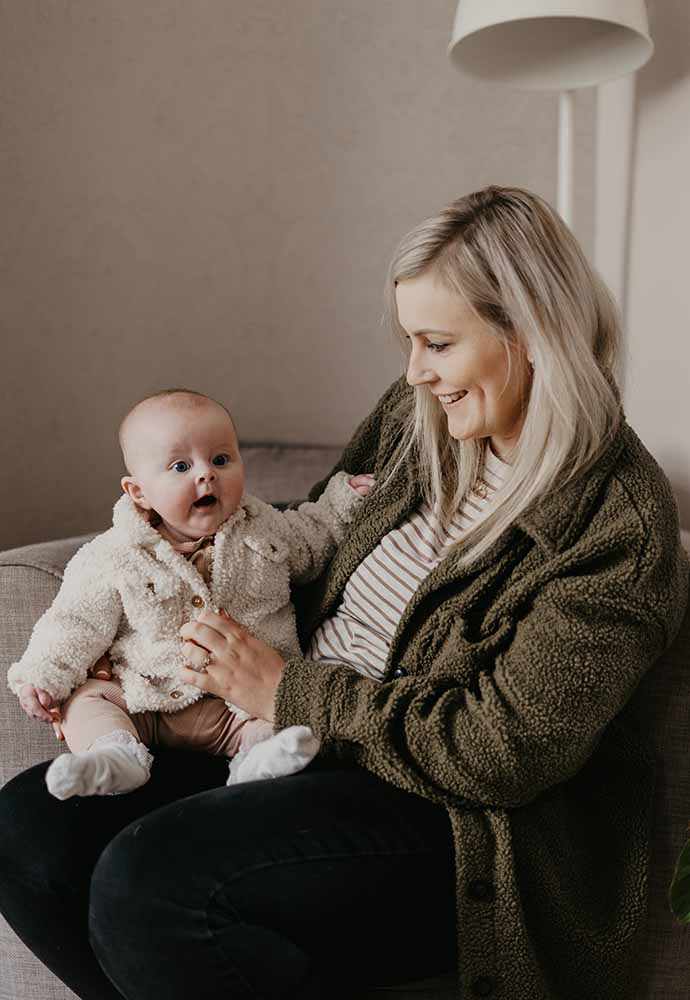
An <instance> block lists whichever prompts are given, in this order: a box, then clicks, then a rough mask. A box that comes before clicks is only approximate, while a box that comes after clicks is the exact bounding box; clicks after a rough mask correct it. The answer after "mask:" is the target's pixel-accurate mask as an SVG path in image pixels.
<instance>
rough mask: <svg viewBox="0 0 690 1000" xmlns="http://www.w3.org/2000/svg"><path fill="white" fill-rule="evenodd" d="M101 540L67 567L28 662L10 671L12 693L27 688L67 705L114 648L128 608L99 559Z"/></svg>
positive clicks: (25, 657) (29, 650)
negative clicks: (123, 612) (105, 654)
mask: <svg viewBox="0 0 690 1000" xmlns="http://www.w3.org/2000/svg"><path fill="white" fill-rule="evenodd" d="M101 551H102V546H101V545H100V544H99V539H98V538H96V539H94V541H92V542H88V543H87V544H86V545H84V546H83V547H82V548H81V549H79V551H78V552H77V553H76V554H75V555H74V556H73V557H72V559H70V561H69V562H68V564H67V566H66V567H65V574H64V578H63V582H62V586H61V587H60V590H59V591H58V594H57V596H56V598H55V600H54V601H53V603H52V604H51V606H50V607H49V608H48V610H47V611H46V612H45V614H43V615H42V616H41V618H39V620H38V621H37V622H36V624H35V626H34V629H33V632H32V633H31V638H30V640H29V645H28V647H27V649H26V652H25V653H24V655H23V656H22V658H21V659H20V660H19V661H18V662H17V663H13V664H12V666H11V667H10V669H9V670H8V672H7V683H8V686H9V687H10V689H11V690H12V691H13V692H14V693H15V694H16V695H19V690H20V688H21V687H22V685H23V684H33V686H34V687H37V688H43V689H44V690H45V691H48V692H49V693H50V694H51V695H52V696H53V698H54V699H55V700H56V701H57V702H63V701H65V700H66V699H67V698H68V697H69V695H70V694H71V692H72V691H73V690H74V689H75V688H76V687H78V686H79V685H80V684H83V683H84V681H85V680H86V675H87V672H88V670H89V668H90V667H92V666H93V664H94V663H95V662H96V660H98V658H99V657H100V656H102V654H103V653H105V652H106V650H107V649H109V647H110V646H111V645H112V642H113V639H114V638H115V634H116V632H117V629H118V625H119V622H120V618H121V616H122V603H121V600H120V595H119V593H118V591H117V589H116V587H115V586H114V585H113V584H112V581H111V580H110V578H109V577H108V575H107V574H106V573H104V572H103V563H102V561H101V560H100V559H99V557H98V554H99V552H101Z"/></svg>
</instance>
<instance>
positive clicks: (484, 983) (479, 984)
mask: <svg viewBox="0 0 690 1000" xmlns="http://www.w3.org/2000/svg"><path fill="white" fill-rule="evenodd" d="M493 991H494V981H493V979H490V978H489V976H477V978H476V979H473V980H472V992H473V993H474V995H475V996H477V997H490V996H491V994H492V993H493Z"/></svg>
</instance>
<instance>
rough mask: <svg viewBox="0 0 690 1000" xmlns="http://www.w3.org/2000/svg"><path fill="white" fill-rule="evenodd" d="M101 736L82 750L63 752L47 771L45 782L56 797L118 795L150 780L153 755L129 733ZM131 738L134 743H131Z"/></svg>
mask: <svg viewBox="0 0 690 1000" xmlns="http://www.w3.org/2000/svg"><path fill="white" fill-rule="evenodd" d="M121 732H122V733H123V734H124V735H125V736H129V738H130V739H129V740H125V739H123V738H122V736H120V737H118V738H112V737H113V734H111V733H108V736H107V737H100V738H99V739H98V740H96V741H95V743H93V744H92V746H91V749H89V750H85V751H83V752H82V753H65V754H61V755H60V756H59V757H58V758H57V759H56V760H54V761H53V763H52V764H51V765H50V767H49V768H48V770H47V771H46V785H47V786H48V791H49V792H50V794H51V795H54V796H55V798H56V799H63V800H64V799H69V798H71V797H72V796H73V795H117V794H120V793H122V792H131V791H133V790H134V789H135V788H140V787H141V786H142V785H145V784H146V782H147V781H148V780H149V775H150V773H151V762H152V760H153V757H152V756H151V754H150V753H149V752H148V750H147V749H146V747H145V746H144V745H143V743H139V742H138V741H137V740H135V739H134V737H133V736H132V735H131V734H130V733H126V732H125V731H124V730H122V731H121ZM130 741H131V742H130Z"/></svg>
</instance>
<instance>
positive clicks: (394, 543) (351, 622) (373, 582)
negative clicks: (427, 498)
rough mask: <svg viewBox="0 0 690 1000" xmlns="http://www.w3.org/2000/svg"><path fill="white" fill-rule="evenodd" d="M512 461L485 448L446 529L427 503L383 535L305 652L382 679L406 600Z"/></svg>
mask: <svg viewBox="0 0 690 1000" xmlns="http://www.w3.org/2000/svg"><path fill="white" fill-rule="evenodd" d="M509 473H510V466H509V465H507V464H506V463H505V462H502V461H501V460H500V459H499V458H498V457H497V456H496V455H494V453H493V452H492V451H491V449H490V448H487V452H486V459H485V464H484V470H483V473H482V476H481V480H480V483H479V484H478V485H476V486H475V489H474V490H473V491H472V492H471V493H470V495H469V496H468V498H467V500H466V501H465V503H464V504H463V506H462V508H461V509H460V510H459V511H458V512H457V514H456V515H455V516H454V517H453V520H452V521H451V523H450V525H449V526H448V530H447V531H444V530H443V529H442V528H441V526H440V524H439V519H438V517H437V516H436V515H435V513H434V511H433V510H432V509H431V507H429V506H428V504H426V503H423V504H422V505H421V506H420V507H419V508H418V509H417V510H416V511H415V513H414V514H412V515H411V516H410V517H409V518H408V519H407V520H406V521H404V522H403V523H402V524H400V525H399V526H398V527H397V528H395V529H394V530H393V531H390V532H389V533H388V534H387V535H385V536H384V537H383V538H382V539H381V541H380V542H379V544H378V545H377V546H376V548H375V549H374V550H373V551H372V552H371V553H370V554H369V555H368V556H367V557H366V559H364V560H363V561H362V563H361V564H360V565H359V566H358V567H357V569H356V570H355V572H354V573H353V574H352V576H351V577H350V579H349V581H348V583H347V586H346V587H345V591H344V594H343V600H342V602H341V604H340V605H339V607H338V609H337V611H336V613H335V614H334V615H332V616H331V617H330V618H327V619H326V620H325V621H324V622H323V623H322V625H321V626H320V627H319V628H318V629H317V630H316V632H315V633H314V635H313V637H312V640H311V643H310V646H309V649H308V650H307V653H306V655H307V656H308V657H309V658H310V659H312V660H331V661H337V662H338V663H346V664H348V665H349V666H351V667H354V669H355V670H357V671H358V672H359V673H361V674H365V675H366V676H368V677H372V678H374V679H375V680H380V679H381V676H382V674H383V670H384V667H385V663H386V658H387V656H388V650H389V648H390V644H391V640H392V638H393V635H394V634H395V630H396V628H397V625H398V622H399V621H400V618H401V616H402V613H403V611H404V609H405V606H406V604H407V603H408V601H409V600H410V598H411V597H412V595H413V594H414V592H415V591H416V589H417V587H419V585H420V583H421V582H422V580H423V579H424V578H425V577H426V576H427V575H428V574H429V573H430V572H431V571H432V569H434V567H435V566H437V565H438V563H440V562H441V560H442V559H443V557H444V555H445V554H446V551H447V549H448V547H449V546H451V545H452V544H453V543H454V542H456V541H457V540H458V539H460V538H461V537H462V536H463V535H464V534H465V533H466V532H467V531H468V530H469V528H470V527H471V526H472V525H473V524H476V523H477V521H479V520H481V519H482V518H483V517H486V516H487V514H488V512H489V508H490V504H491V499H492V497H493V495H494V493H495V492H496V490H497V489H499V487H500V486H501V485H503V484H504V483H505V482H506V480H507V478H508V475H509Z"/></svg>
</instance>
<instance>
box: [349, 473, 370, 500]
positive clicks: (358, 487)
mask: <svg viewBox="0 0 690 1000" xmlns="http://www.w3.org/2000/svg"><path fill="white" fill-rule="evenodd" d="M375 485H376V480H375V479H374V477H373V476H369V475H362V476H352V478H351V479H350V486H351V487H352V489H353V490H354V491H355V492H356V493H359V495H360V496H361V497H365V496H366V495H367V494H368V493H371V491H372V490H373V488H374V486H375Z"/></svg>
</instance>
